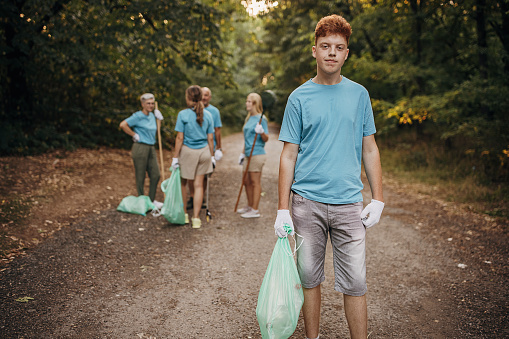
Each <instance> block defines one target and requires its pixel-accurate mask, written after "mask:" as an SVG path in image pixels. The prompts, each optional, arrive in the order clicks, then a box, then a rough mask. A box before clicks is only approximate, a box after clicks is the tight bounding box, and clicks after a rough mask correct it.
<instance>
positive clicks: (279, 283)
mask: <svg viewBox="0 0 509 339" xmlns="http://www.w3.org/2000/svg"><path fill="white" fill-rule="evenodd" d="M303 303H304V293H303V292H302V285H301V282H300V278H299V273H298V272H297V266H296V265H295V261H294V259H293V255H292V250H291V248H290V242H289V241H288V238H287V237H286V238H279V239H278V240H277V243H276V246H275V247H274V251H273V252H272V256H271V258H270V262H269V266H268V267H267V271H266V272H265V276H264V277H263V282H262V287H261V288H260V293H259V294H258V304H257V306H256V318H257V319H258V324H259V325H260V331H261V332H262V338H263V339H268V338H270V339H280V338H284V339H286V338H288V337H290V336H291V335H292V334H293V332H295V328H296V327H297V321H298V320H299V313H300V309H301V307H302V304H303Z"/></svg>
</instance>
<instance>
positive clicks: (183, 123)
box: [175, 108, 214, 149]
mask: <svg viewBox="0 0 509 339" xmlns="http://www.w3.org/2000/svg"><path fill="white" fill-rule="evenodd" d="M175 131H177V132H182V133H184V145H186V146H187V147H190V148H193V149H201V148H203V147H205V146H207V144H208V141H207V134H211V133H214V123H213V121H212V116H211V115H210V113H209V112H208V111H207V110H206V109H205V110H203V123H202V124H201V126H200V125H199V124H198V122H197V121H196V113H195V112H194V111H193V110H192V109H190V108H186V109H185V110H182V111H180V112H179V114H178V116H177V123H176V124H175Z"/></svg>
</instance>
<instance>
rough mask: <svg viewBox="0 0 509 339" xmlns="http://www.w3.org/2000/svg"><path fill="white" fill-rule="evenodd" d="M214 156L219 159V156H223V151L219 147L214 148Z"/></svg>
mask: <svg viewBox="0 0 509 339" xmlns="http://www.w3.org/2000/svg"><path fill="white" fill-rule="evenodd" d="M214 157H215V158H216V160H217V161H219V160H221V158H222V157H223V152H222V151H221V150H220V149H216V151H215V152H214Z"/></svg>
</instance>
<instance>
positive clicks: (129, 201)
mask: <svg viewBox="0 0 509 339" xmlns="http://www.w3.org/2000/svg"><path fill="white" fill-rule="evenodd" d="M154 208H156V207H155V206H154V204H153V203H152V201H150V198H149V197H148V196H146V195H140V196H139V197H135V196H134V195H129V196H127V197H125V198H124V199H122V201H121V202H120V204H119V205H118V207H117V211H120V212H127V213H134V214H141V215H143V216H145V215H146V214H145V213H147V212H148V211H150V210H153V209H154Z"/></svg>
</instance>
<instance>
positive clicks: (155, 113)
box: [154, 109, 164, 120]
mask: <svg viewBox="0 0 509 339" xmlns="http://www.w3.org/2000/svg"><path fill="white" fill-rule="evenodd" d="M154 115H155V116H156V119H157V120H164V118H163V115H162V114H161V111H160V110H158V109H156V110H155V111H154Z"/></svg>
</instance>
